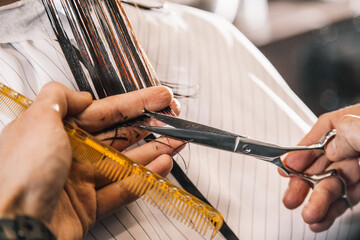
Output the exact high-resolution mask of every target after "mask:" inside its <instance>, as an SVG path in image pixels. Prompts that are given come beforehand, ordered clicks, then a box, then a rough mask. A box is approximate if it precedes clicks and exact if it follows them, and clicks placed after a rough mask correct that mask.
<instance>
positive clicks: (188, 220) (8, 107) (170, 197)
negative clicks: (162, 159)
mask: <svg viewBox="0 0 360 240" xmlns="http://www.w3.org/2000/svg"><path fill="white" fill-rule="evenodd" d="M31 103H32V101H31V100H29V99H28V98H26V97H24V96H23V95H21V94H19V93H17V92H15V91H14V90H12V89H10V88H8V87H7V86H5V85H4V84H1V83H0V113H2V114H4V115H6V116H7V117H9V118H10V119H15V118H16V117H18V116H19V115H20V114H21V113H22V112H23V111H25V110H26V108H28V107H29V106H30V104H31ZM0 120H1V119H0ZM64 126H65V130H66V132H67V134H68V136H69V139H70V144H71V147H72V153H73V157H74V158H75V159H76V160H78V161H89V162H90V163H91V164H92V165H93V166H94V167H95V168H96V169H98V170H99V171H100V172H101V173H102V174H103V175H104V176H105V177H107V178H108V179H110V180H111V181H113V182H116V181H120V180H123V181H122V182H121V184H124V187H126V189H127V190H128V191H130V192H131V193H133V194H135V195H137V196H138V197H141V196H143V198H144V199H145V200H146V201H147V202H149V201H150V202H151V203H152V204H154V205H155V206H157V207H158V208H159V209H161V210H162V211H164V213H166V214H169V215H172V216H173V217H175V218H177V219H178V220H180V221H181V222H183V221H185V222H184V224H188V225H189V226H191V227H192V228H195V230H196V231H197V232H199V233H200V234H202V235H205V234H206V232H207V230H211V229H213V232H212V234H211V238H213V237H214V236H215V235H216V233H217V232H218V231H219V230H220V228H221V226H222V223H223V217H222V215H221V214H220V213H219V212H218V211H217V210H216V209H214V208H213V207H211V206H209V205H207V204H205V203H204V202H202V201H201V200H199V199H198V198H196V197H194V196H192V195H191V194H189V193H187V192H186V191H184V190H182V189H180V188H178V187H176V186H175V185H173V184H172V183H171V182H169V181H168V180H166V179H164V178H162V177H161V176H159V175H158V174H156V173H153V172H151V171H150V170H148V169H146V168H145V167H143V166H141V165H139V164H137V163H135V162H134V161H132V160H131V159H129V158H127V157H126V156H124V155H123V154H121V153H120V152H118V151H117V150H115V149H114V148H111V147H110V146H107V145H105V144H103V143H101V142H100V141H99V140H97V139H96V138H95V137H93V136H91V135H90V134H88V133H87V132H85V131H83V130H81V129H80V128H78V127H77V126H76V125H74V124H72V123H70V122H67V121H64Z"/></svg>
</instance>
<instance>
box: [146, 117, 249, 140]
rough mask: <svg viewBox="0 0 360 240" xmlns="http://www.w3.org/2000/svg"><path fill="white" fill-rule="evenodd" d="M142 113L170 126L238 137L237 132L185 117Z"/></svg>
mask: <svg viewBox="0 0 360 240" xmlns="http://www.w3.org/2000/svg"><path fill="white" fill-rule="evenodd" d="M143 114H144V115H146V116H148V117H152V118H155V119H157V120H159V121H161V122H163V123H166V124H168V125H170V126H173V127H175V128H179V129H180V128H181V129H191V130H197V131H200V132H209V133H217V134H223V135H229V136H234V137H238V136H239V135H238V134H234V133H231V132H227V131H224V130H221V129H218V128H213V127H210V126H206V125H203V124H199V123H195V122H191V121H188V120H185V119H181V118H177V117H173V116H169V115H165V114H161V113H157V112H150V111H146V110H145V111H144V112H143ZM241 137H245V136H241Z"/></svg>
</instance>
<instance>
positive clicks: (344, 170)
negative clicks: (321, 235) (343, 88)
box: [283, 105, 360, 232]
mask: <svg viewBox="0 0 360 240" xmlns="http://www.w3.org/2000/svg"><path fill="white" fill-rule="evenodd" d="M348 114H353V115H357V116H360V105H354V106H351V107H347V108H344V109H340V110H337V111H334V112H330V113H326V114H324V115H322V116H320V117H319V119H318V121H317V123H316V124H315V125H314V127H313V128H312V129H311V131H310V132H309V133H308V134H307V135H306V136H305V138H304V139H303V140H302V141H301V142H300V143H299V145H310V144H313V143H316V142H318V141H319V140H320V138H321V137H322V136H323V135H324V134H325V133H326V132H328V131H330V130H332V129H336V130H337V135H336V136H335V138H334V139H333V140H332V141H331V142H330V143H329V144H328V145H327V146H326V150H325V154H324V153H322V152H321V151H299V152H293V153H291V154H289V155H288V156H287V157H286V158H285V160H284V163H285V164H286V166H287V167H289V168H292V169H294V170H296V171H299V172H305V173H308V174H316V173H320V172H322V171H324V170H325V169H336V170H337V171H338V172H339V174H340V175H341V176H342V177H343V178H344V179H345V181H346V184H347V191H348V192H347V194H348V197H349V200H350V202H351V203H352V204H353V205H355V204H357V203H358V202H359V200H360V184H359V179H360V167H359V162H358V158H359V157H360V119H359V117H356V116H350V115H348ZM309 189H310V187H309V184H308V183H307V182H305V181H304V180H302V179H299V178H296V177H293V178H291V179H290V182H289V187H288V189H287V191H286V192H285V195H284V198H283V202H284V204H285V206H286V207H287V208H289V209H293V208H296V207H298V206H299V205H301V204H302V203H303V201H304V200H305V198H306V195H307V194H308V191H309ZM341 190H342V185H341V183H340V181H339V180H337V179H336V178H327V179H324V180H322V181H320V182H319V183H318V184H316V185H315V187H314V190H313V192H312V194H311V196H310V199H309V202H308V203H307V204H306V205H305V207H304V209H303V211H302V217H303V219H304V221H305V222H306V223H308V224H309V226H310V229H311V230H312V231H314V232H320V231H324V230H326V229H328V228H329V227H330V226H331V225H332V224H333V222H334V221H335V219H336V218H337V217H339V216H340V215H341V214H343V213H344V212H345V211H346V209H347V208H348V206H347V204H346V202H345V201H344V200H343V199H339V195H340V193H341Z"/></svg>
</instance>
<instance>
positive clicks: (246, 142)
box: [139, 111, 306, 161]
mask: <svg viewBox="0 0 360 240" xmlns="http://www.w3.org/2000/svg"><path fill="white" fill-rule="evenodd" d="M144 114H145V115H146V116H148V117H153V118H155V119H157V120H159V121H161V122H163V123H166V124H168V125H170V126H172V127H154V126H139V127H140V128H142V129H144V130H147V131H151V132H155V133H158V134H161V135H165V136H168V137H172V138H176V139H180V140H183V141H188V142H193V143H197V144H201V145H205V146H208V147H213V148H217V149H222V150H226V151H231V152H236V153H241V154H245V155H249V156H253V157H257V158H259V159H261V160H265V161H272V160H274V159H275V158H277V157H279V156H281V155H283V154H285V153H287V152H290V151H297V150H304V148H303V147H291V146H282V145H277V144H272V143H267V142H263V141H258V140H254V139H251V138H249V137H244V136H241V135H238V134H234V133H231V132H227V131H223V130H220V129H217V128H213V127H209V126H206V125H202V124H199V123H195V122H191V121H187V120H184V119H181V118H176V117H172V116H168V115H164V114H161V113H155V112H149V111H146V112H144ZM305 149H306V148H305Z"/></svg>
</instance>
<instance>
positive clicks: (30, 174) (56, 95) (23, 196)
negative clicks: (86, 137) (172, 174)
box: [0, 83, 182, 239]
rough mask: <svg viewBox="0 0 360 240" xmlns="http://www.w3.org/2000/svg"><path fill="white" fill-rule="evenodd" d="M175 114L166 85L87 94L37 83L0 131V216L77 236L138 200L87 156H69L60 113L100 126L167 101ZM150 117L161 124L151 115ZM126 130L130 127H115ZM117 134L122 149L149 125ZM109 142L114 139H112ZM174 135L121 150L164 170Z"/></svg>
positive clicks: (98, 130)
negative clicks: (98, 97) (106, 94)
mask: <svg viewBox="0 0 360 240" xmlns="http://www.w3.org/2000/svg"><path fill="white" fill-rule="evenodd" d="M169 105H170V106H171V107H172V109H173V110H174V111H175V112H176V113H178V112H179V105H178V104H177V103H176V101H174V99H173V96H172V94H171V92H170V91H169V90H168V89H167V88H165V87H153V88H148V89H144V90H139V91H136V92H132V93H128V94H124V95H118V96H112V97H110V98H107V99H103V100H96V101H93V100H92V98H91V95H90V94H88V93H85V92H75V91H72V90H69V89H67V88H66V87H64V86H63V85H61V84H59V83H50V84H47V85H45V86H44V87H43V89H42V90H41V91H40V93H39V95H38V97H37V98H36V99H35V101H34V102H33V104H32V105H31V106H30V107H29V108H28V109H27V110H26V111H25V112H24V113H23V114H21V116H20V117H19V118H17V119H16V120H15V121H13V122H11V123H10V124H8V125H7V126H6V127H5V128H4V129H3V131H2V133H1V135H0V146H1V147H0V156H1V158H0V165H1V168H0V181H1V185H0V196H1V197H0V218H13V217H14V216H15V215H27V216H31V217H33V218H35V219H38V220H40V221H42V222H44V223H45V225H46V226H48V228H49V229H50V230H51V231H52V233H53V234H54V235H55V236H56V237H57V239H82V238H83V236H84V235H85V234H86V232H87V231H88V230H89V228H90V227H91V226H92V225H93V224H94V223H95V221H96V220H98V219H100V218H102V217H105V216H107V215H109V214H111V213H113V212H114V211H116V210H118V209H119V208H121V207H123V206H124V205H126V204H128V203H129V202H131V201H133V200H135V199H136V197H135V196H133V195H132V194H130V193H129V192H128V191H127V190H126V189H124V188H123V187H122V185H121V184H120V183H111V182H109V181H108V180H106V179H104V178H103V177H102V176H101V175H100V174H99V173H97V171H96V170H95V169H94V168H93V167H92V166H91V165H90V164H89V163H86V162H77V161H75V160H72V157H71V148H70V144H69V141H68V137H67V134H66V132H65V130H64V127H63V123H62V121H63V119H64V118H65V117H71V118H72V119H73V120H74V121H75V122H76V124H77V125H78V126H79V127H81V128H83V129H84V130H85V131H88V132H96V135H98V136H102V131H103V130H104V129H106V132H107V133H109V132H111V131H109V130H108V129H109V127H111V126H113V125H114V124H119V122H122V121H124V120H127V121H128V120H131V119H134V118H136V117H138V116H140V115H142V111H143V110H144V109H147V110H150V111H159V110H161V109H163V108H165V107H167V106H169ZM148 123H150V124H159V123H158V122H156V121H155V120H149V121H148ZM120 128H121V129H120V130H117V132H120V133H121V134H123V135H125V136H126V134H129V132H133V131H134V127H133V126H130V127H120ZM137 131H138V134H137V135H136V137H129V138H121V139H118V140H116V141H115V142H121V143H116V144H115V145H116V148H117V149H118V150H120V151H123V150H124V149H125V148H127V147H128V146H130V145H133V144H134V143H136V142H137V141H139V140H140V139H142V138H143V137H144V136H146V135H147V134H149V133H147V132H145V131H142V130H139V129H138V130H137ZM112 142H113V143H114V141H112ZM181 145H182V142H180V141H177V140H169V139H167V138H159V139H158V141H156V142H155V141H154V142H149V143H146V144H144V145H142V146H140V147H137V148H134V149H132V150H130V151H127V152H123V153H124V154H125V155H126V156H128V157H130V158H131V159H133V160H134V161H136V162H138V163H140V164H142V165H145V166H146V167H147V168H148V169H150V170H151V171H153V172H155V173H158V174H160V175H162V176H166V175H167V174H168V173H169V171H170V170H171V168H172V159H171V156H172V155H174V154H175V153H176V152H177V151H174V149H176V148H178V147H179V146H181Z"/></svg>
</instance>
